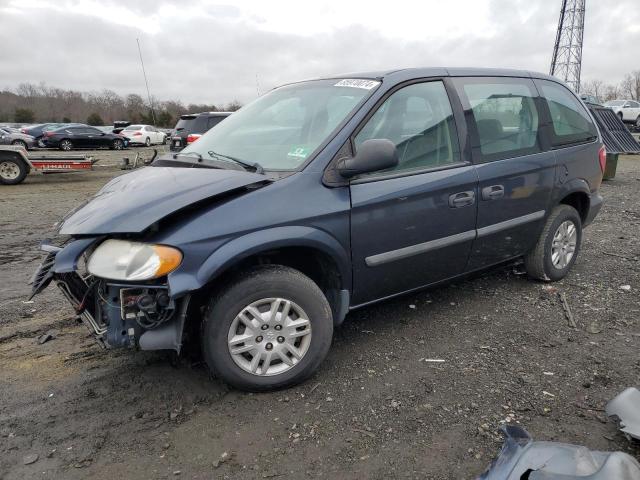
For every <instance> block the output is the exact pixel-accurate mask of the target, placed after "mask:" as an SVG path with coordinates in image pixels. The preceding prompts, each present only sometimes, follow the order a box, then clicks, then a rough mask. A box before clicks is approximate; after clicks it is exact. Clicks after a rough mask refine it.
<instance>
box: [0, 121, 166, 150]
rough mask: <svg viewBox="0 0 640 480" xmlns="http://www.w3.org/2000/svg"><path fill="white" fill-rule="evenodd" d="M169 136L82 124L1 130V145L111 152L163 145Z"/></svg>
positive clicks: (151, 129)
mask: <svg viewBox="0 0 640 480" xmlns="http://www.w3.org/2000/svg"><path fill="white" fill-rule="evenodd" d="M168 137H169V133H168V132H166V131H161V130H159V129H158V128H156V127H154V126H152V125H126V126H115V125H114V126H104V127H93V126H89V125H85V124H82V123H43V124H38V125H28V126H24V127H22V128H15V127H11V126H0V144H1V145H14V146H17V147H22V148H24V149H26V150H29V149H31V148H34V147H40V148H59V149H60V150H65V151H69V150H73V149H74V148H110V149H113V150H122V149H123V148H126V147H128V146H129V145H145V146H151V145H164V144H165V143H166V142H167V138H168Z"/></svg>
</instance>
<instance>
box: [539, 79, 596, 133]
mask: <svg viewBox="0 0 640 480" xmlns="http://www.w3.org/2000/svg"><path fill="white" fill-rule="evenodd" d="M537 82H538V85H540V88H541V92H540V93H541V94H542V95H543V96H544V97H545V101H546V102H547V105H548V107H549V113H550V114H551V121H552V123H553V132H552V133H553V135H552V136H553V138H552V143H553V145H554V146H561V145H568V144H571V143H582V142H588V141H592V140H595V139H596V138H598V131H597V129H596V126H595V125H594V123H593V121H592V120H591V117H590V116H589V113H588V112H587V110H586V109H585V108H584V106H583V105H582V104H581V103H580V102H579V101H578V99H577V98H576V97H575V96H574V95H573V94H572V93H571V91H570V90H569V89H567V88H566V87H563V86H562V85H560V84H558V83H555V82H550V81H548V80H537Z"/></svg>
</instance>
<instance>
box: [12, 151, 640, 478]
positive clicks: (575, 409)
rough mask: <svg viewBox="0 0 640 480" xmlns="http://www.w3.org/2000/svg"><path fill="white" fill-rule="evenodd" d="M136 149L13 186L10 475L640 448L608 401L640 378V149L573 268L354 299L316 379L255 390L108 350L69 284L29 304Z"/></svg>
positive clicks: (437, 473)
mask: <svg viewBox="0 0 640 480" xmlns="http://www.w3.org/2000/svg"><path fill="white" fill-rule="evenodd" d="M137 151H143V149H136V150H131V151H129V152H127V153H124V154H123V153H122V152H118V153H114V152H107V151H105V152H97V153H96V156H98V157H100V158H101V162H100V163H99V164H98V165H104V166H102V167H101V166H98V167H96V170H95V171H93V172H90V173H85V174H75V175H74V174H65V175H58V176H31V177H29V178H28V179H27V181H26V182H25V183H24V184H22V185H20V186H16V187H4V188H2V197H0V206H1V207H2V211H3V212H5V213H4V214H3V216H2V219H0V281H1V282H2V285H3V286H2V290H1V291H0V361H1V364H2V368H1V369H0V478H2V479H29V478H65V479H74V478H88V477H91V478H118V477H119V478H127V479H138V478H140V479H142V478H198V479H200V478H203V479H204V478H207V479H209V478H247V479H253V478H256V479H263V478H290V479H297V478H332V479H351V478H358V479H359V478H374V479H377V478H416V479H438V480H442V479H464V478H474V477H475V476H476V475H478V474H479V473H481V472H482V471H483V469H484V468H485V467H486V466H487V465H488V463H489V462H490V461H491V459H492V458H493V457H494V456H495V454H496V453H497V452H498V450H499V447H500V444H501V442H500V436H499V434H498V433H497V428H498V427H499V426H500V425H501V424H503V423H505V422H511V423H519V424H521V425H522V426H524V427H526V428H527V429H528V430H529V432H530V433H531V434H532V435H533V437H534V438H535V439H537V440H553V441H560V442H567V443H575V444H581V445H585V446H587V447H589V448H592V449H599V450H622V451H626V452H628V453H630V454H632V455H634V456H635V457H636V458H640V446H638V444H631V443H630V442H628V441H627V440H626V439H625V438H624V437H623V435H622V434H620V433H619V432H618V430H617V428H616V425H615V424H614V423H613V422H612V421H610V420H607V419H606V417H605V415H604V411H603V409H604V405H605V404H606V402H607V401H608V400H610V399H611V398H613V397H614V396H615V395H616V394H617V393H619V392H620V391H622V390H623V389H624V388H625V387H628V386H633V385H635V386H639V385H638V384H639V382H640V380H639V379H640V355H638V348H639V346H640V320H639V313H640V295H639V293H638V292H640V199H639V197H638V191H639V190H640V158H639V157H625V158H623V159H622V160H621V162H620V165H619V167H618V176H617V178H616V179H615V180H613V181H610V182H606V183H605V184H604V185H603V187H602V192H603V195H604V196H605V199H606V204H605V206H604V208H603V210H602V212H601V214H600V215H599V217H598V219H597V220H596V223H594V224H593V225H592V226H591V227H590V228H588V229H587V230H586V232H585V236H584V243H583V250H582V252H581V255H580V257H579V259H578V263H577V264H576V266H575V268H574V269H573V272H572V273H571V274H570V275H569V276H568V277H567V278H566V279H565V280H564V281H562V282H559V283H556V284H553V285H551V286H549V285H543V284H541V283H536V282H532V281H530V280H528V279H527V278H526V276H524V275H521V274H520V272H519V270H518V267H513V266H511V267H505V268H501V269H498V270H494V271H491V272H488V273H485V274H482V275H478V276H475V277H473V278H470V279H466V280H462V281H459V282H457V283H455V284H452V285H449V286H447V287H443V288H438V289H433V290H429V291H425V292H421V293H417V294H412V295H409V296H405V297H402V298H399V299H396V300H393V301H388V302H385V303H381V304H379V305H376V306H373V307H369V308H365V309H361V310H358V311H355V312H352V313H351V314H349V316H348V317H347V321H346V322H345V324H344V325H343V326H342V327H341V328H340V329H339V330H338V331H337V332H336V335H335V339H334V344H333V346H332V349H331V352H330V354H329V357H328V359H327V361H326V362H325V363H324V364H323V365H322V367H321V370H320V372H319V373H318V374H317V375H316V376H315V377H314V378H312V379H311V380H309V381H308V382H306V383H305V384H303V385H300V386H298V387H296V388H292V389H290V390H287V391H281V392H276V393H269V394H259V395H257V394H246V393H241V392H237V391H234V390H230V389H229V388H228V387H227V386H225V385H224V384H222V383H221V382H220V381H218V380H216V379H211V378H209V375H208V374H207V371H206V369H205V368H204V367H203V365H202V363H201V362H200V361H199V360H198V359H197V357H195V359H194V358H190V359H175V358H174V357H173V356H172V355H170V354H166V353H154V352H151V353H150V352H130V351H104V350H101V349H100V348H99V347H98V346H97V345H95V344H94V343H93V341H92V340H91V338H90V337H89V335H88V333H87V331H86V330H85V328H84V327H83V326H81V325H78V324H77V323H75V321H74V319H73V312H72V310H71V308H70V307H69V306H68V304H67V302H66V301H65V300H64V299H63V297H62V295H61V294H59V293H58V292H57V291H56V290H55V289H53V288H50V289H48V290H47V291H46V292H45V294H44V295H41V296H39V297H36V299H35V301H34V303H25V302H24V300H25V299H26V296H27V294H28V291H29V289H28V287H27V286H26V285H25V283H26V282H27V280H28V278H29V276H30V275H31V274H32V272H33V271H34V269H35V268H36V266H37V264H38V262H39V260H40V254H39V253H38V251H37V245H38V242H39V241H40V240H41V239H42V238H43V237H46V234H47V233H46V232H48V231H50V230H51V227H52V225H53V223H54V222H55V221H56V220H58V219H59V217H60V216H61V215H62V214H63V213H65V212H66V211H67V210H68V209H70V208H72V207H73V206H75V205H77V204H78V203H79V202H80V201H81V200H83V199H85V198H86V197H87V196H89V195H91V194H92V193H94V192H95V191H96V190H97V189H98V188H99V187H100V186H101V185H103V184H104V183H105V182H106V181H107V180H108V179H110V178H112V177H113V176H115V175H119V174H121V173H122V172H121V171H120V170H118V169H117V168H115V167H114V166H113V165H115V164H116V163H117V162H118V160H119V158H120V157H122V156H123V155H127V156H130V157H133V155H134V154H135V152H137ZM627 285H628V286H629V287H630V288H629V289H627V288H626V287H625V288H624V289H621V288H620V287H621V286H627ZM559 293H564V294H565V295H566V298H567V300H568V303H569V305H570V307H571V309H572V311H573V315H574V316H575V320H576V322H577V328H575V329H574V328H571V327H570V326H569V325H568V322H567V319H566V318H565V315H564V313H563V309H562V306H561V303H560V301H559ZM50 330H54V332H52V333H53V335H54V338H53V339H52V340H50V341H48V342H46V343H44V344H39V343H38V341H37V339H38V337H39V336H40V335H42V334H43V333H45V332H48V331H50ZM429 359H439V360H443V361H442V362H438V363H435V362H429V361H427V360H429ZM34 459H35V461H33V460H34ZM32 461H33V463H30V462H32ZM25 463H28V464H25Z"/></svg>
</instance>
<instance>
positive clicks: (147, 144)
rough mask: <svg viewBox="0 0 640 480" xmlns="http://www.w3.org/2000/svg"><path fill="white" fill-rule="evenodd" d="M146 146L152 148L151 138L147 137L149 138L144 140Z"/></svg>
mask: <svg viewBox="0 0 640 480" xmlns="http://www.w3.org/2000/svg"><path fill="white" fill-rule="evenodd" d="M144 146H145V147H150V146H151V139H150V138H149V137H147V138H146V139H145V140H144Z"/></svg>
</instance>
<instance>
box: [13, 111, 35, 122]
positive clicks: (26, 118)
mask: <svg viewBox="0 0 640 480" xmlns="http://www.w3.org/2000/svg"><path fill="white" fill-rule="evenodd" d="M13 119H14V121H15V122H16V123H33V121H34V120H35V119H36V115H35V114H34V113H33V110H31V109H29V108H16V113H15V114H14V116H13Z"/></svg>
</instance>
